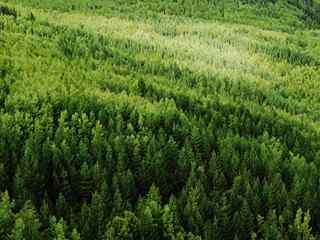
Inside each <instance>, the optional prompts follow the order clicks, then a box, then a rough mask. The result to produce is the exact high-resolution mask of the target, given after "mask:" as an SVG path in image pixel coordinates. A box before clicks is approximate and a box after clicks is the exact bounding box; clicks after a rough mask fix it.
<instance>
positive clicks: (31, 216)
mask: <svg viewBox="0 0 320 240" xmlns="http://www.w3.org/2000/svg"><path fill="white" fill-rule="evenodd" d="M19 218H20V219H22V221H23V222H24V225H25V227H24V232H23V236H24V237H25V239H28V240H29V239H30V240H39V239H40V227H41V223H40V220H39V218H38V215H37V212H36V210H35V209H34V207H33V205H32V203H31V202H30V201H27V202H26V203H25V204H24V206H23V209H21V210H20V211H19V213H18V214H16V219H19Z"/></svg>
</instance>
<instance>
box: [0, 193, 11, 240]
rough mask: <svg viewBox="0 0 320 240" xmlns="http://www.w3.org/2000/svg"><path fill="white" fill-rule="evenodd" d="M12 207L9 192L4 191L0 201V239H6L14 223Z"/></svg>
mask: <svg viewBox="0 0 320 240" xmlns="http://www.w3.org/2000/svg"><path fill="white" fill-rule="evenodd" d="M12 208H13V203H11V202H10V198H9V194H8V192H4V193H3V194H2V196H1V201H0V239H7V238H8V236H9V234H10V232H11V229H12V225H13V223H14V215H13V212H12Z"/></svg>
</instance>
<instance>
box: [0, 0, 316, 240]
mask: <svg viewBox="0 0 320 240" xmlns="http://www.w3.org/2000/svg"><path fill="white" fill-rule="evenodd" d="M265 2H266V1H262V2H261V3H265ZM304 3H305V4H309V5H310V4H312V2H311V1H310V2H304ZM297 4H298V3H297ZM299 4H300V3H299ZM309 5H308V6H309ZM0 12H1V16H0V20H1V21H0V46H3V48H1V50H0V107H1V110H0V111H1V112H0V192H1V195H0V196H1V200H0V239H12V240H18V239H19V240H22V239H31V240H40V239H49V240H67V239H69V240H79V239H86V240H91V239H92V240H94V239H105V240H113V239H121V240H129V239H132V240H133V239H168V240H169V239H170V240H184V239H185V240H201V239H204V240H211V239H296V240H301V239H304V240H311V239H316V238H317V237H319V234H320V225H319V219H320V206H319V200H320V189H319V186H320V185H319V179H320V171H319V168H320V149H319V146H320V132H319V124H318V123H319V119H320V115H319V114H320V113H319V111H316V110H317V109H318V110H319V108H318V107H319V105H320V103H319V96H318V92H317V91H318V90H319V85H317V84H319V83H318V82H319V81H318V80H319V78H318V79H317V78H316V77H314V76H319V69H318V68H317V67H319V63H320V58H319V56H317V55H316V54H313V52H311V51H302V50H301V49H303V48H304V47H306V46H300V42H299V39H298V38H294V37H292V38H291V39H288V41H287V42H285V43H283V45H281V44H279V43H277V42H272V41H268V42H261V43H257V44H255V45H254V46H251V47H252V49H253V51H254V52H257V53H258V54H263V56H266V57H270V59H273V60H276V61H283V62H285V64H291V65H293V66H296V67H297V68H299V71H300V72H297V73H296V74H297V75H296V76H299V74H300V76H310V77H309V78H307V77H306V79H305V85H304V87H302V89H298V88H295V87H292V88H289V87H287V86H285V87H283V86H277V87H276V88H266V87H263V86H259V85H254V86H253V85H251V83H250V82H246V81H231V80H230V79H225V78H223V77H219V76H211V75H209V74H205V73H201V72H194V71H191V70H190V69H188V68H183V67H181V66H180V65H179V64H176V63H173V62H170V61H169V60H168V62H164V61H163V59H162V58H163V56H166V55H165V53H163V52H161V51H160V50H159V49H157V48H155V47H154V46H152V45H150V46H145V45H143V44H139V43H136V42H133V41H130V40H123V39H116V38H112V37H108V36H102V35H98V34H93V33H88V32H86V31H83V30H81V29H72V28H68V27H65V26H59V25H53V24H51V23H49V22H47V21H45V20H41V19H40V20H38V19H37V17H35V16H34V15H33V14H32V13H30V14H29V13H28V14H25V15H22V16H18V14H17V12H16V11H15V10H14V9H13V8H10V7H7V6H3V7H0ZM305 37H306V38H307V37H309V36H305ZM308 39H309V41H310V42H311V45H312V44H313V45H312V46H315V49H316V47H317V46H318V45H316V43H314V42H313V38H311V37H310V38H308ZM300 40H301V39H300ZM298 45H299V46H300V48H299V47H298ZM319 49H320V48H319ZM37 67H39V68H42V67H43V68H42V69H37ZM304 67H305V68H304ZM29 74H30V75H29ZM31 81H32V82H31ZM310 86H315V87H316V88H317V87H318V88H317V89H316V91H315V92H313V91H312V90H310V88H311V87H310ZM310 103H313V104H310ZM310 105H312V106H310Z"/></svg>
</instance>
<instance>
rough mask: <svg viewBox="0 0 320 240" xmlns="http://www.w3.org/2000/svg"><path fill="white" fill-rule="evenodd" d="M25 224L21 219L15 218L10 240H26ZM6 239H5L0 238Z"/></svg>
mask: <svg viewBox="0 0 320 240" xmlns="http://www.w3.org/2000/svg"><path fill="white" fill-rule="evenodd" d="M25 228H26V226H25V224H24V221H23V219H22V218H17V219H16V221H15V224H14V227H13V230H12V233H11V236H10V239H11V240H26V237H25V234H24V232H25ZM2 239H7V238H2Z"/></svg>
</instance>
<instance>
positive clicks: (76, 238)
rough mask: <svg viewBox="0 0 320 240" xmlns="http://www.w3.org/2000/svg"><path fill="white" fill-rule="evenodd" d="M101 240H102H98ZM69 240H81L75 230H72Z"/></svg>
mask: <svg viewBox="0 0 320 240" xmlns="http://www.w3.org/2000/svg"><path fill="white" fill-rule="evenodd" d="M99 239H102V238H99ZM71 240H81V237H80V233H78V231H77V229H75V228H74V229H73V230H72V233H71Z"/></svg>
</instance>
